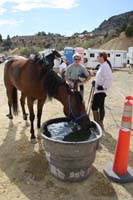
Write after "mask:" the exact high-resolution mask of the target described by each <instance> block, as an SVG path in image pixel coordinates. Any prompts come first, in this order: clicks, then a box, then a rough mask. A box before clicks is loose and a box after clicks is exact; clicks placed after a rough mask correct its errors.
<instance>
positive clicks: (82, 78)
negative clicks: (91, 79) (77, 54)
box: [78, 73, 87, 82]
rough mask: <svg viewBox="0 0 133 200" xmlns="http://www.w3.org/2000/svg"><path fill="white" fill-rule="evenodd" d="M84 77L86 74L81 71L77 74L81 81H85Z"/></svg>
mask: <svg viewBox="0 0 133 200" xmlns="http://www.w3.org/2000/svg"><path fill="white" fill-rule="evenodd" d="M86 78H87V77H86V75H85V74H84V73H81V74H79V75H78V79H79V80H80V81H81V82H83V81H85V80H86Z"/></svg>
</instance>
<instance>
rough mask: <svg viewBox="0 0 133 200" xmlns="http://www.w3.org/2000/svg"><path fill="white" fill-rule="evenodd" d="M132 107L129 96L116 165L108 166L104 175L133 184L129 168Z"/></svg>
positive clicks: (120, 181) (118, 143)
mask: <svg viewBox="0 0 133 200" xmlns="http://www.w3.org/2000/svg"><path fill="white" fill-rule="evenodd" d="M132 105H133V97H131V96H127V97H126V98H125V105H124V112H123V116H122V122H121V125H122V127H121V128H120V130H119V136H118V142H117V145H116V152H115V157H114V163H113V164H109V165H107V167H106V168H105V169H104V173H105V174H106V175H107V176H108V177H109V178H110V179H111V180H113V181H115V182H119V183H127V182H133V170H132V168H131V167H129V166H128V154H129V145H130V129H131V121H132Z"/></svg>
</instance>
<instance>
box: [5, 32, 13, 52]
mask: <svg viewBox="0 0 133 200" xmlns="http://www.w3.org/2000/svg"><path fill="white" fill-rule="evenodd" d="M11 45H12V41H11V39H10V36H9V35H8V36H7V39H5V40H4V42H3V46H4V49H5V50H9V49H10V48H11Z"/></svg>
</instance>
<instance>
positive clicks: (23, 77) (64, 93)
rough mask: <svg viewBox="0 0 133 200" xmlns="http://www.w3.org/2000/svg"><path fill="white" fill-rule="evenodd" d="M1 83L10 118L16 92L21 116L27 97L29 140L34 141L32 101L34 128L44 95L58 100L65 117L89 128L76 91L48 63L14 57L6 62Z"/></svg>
mask: <svg viewBox="0 0 133 200" xmlns="http://www.w3.org/2000/svg"><path fill="white" fill-rule="evenodd" d="M4 83H5V86H6V91H7V97H8V105H9V114H8V117H9V118H10V119H13V115H12V108H13V112H14V114H15V115H16V114H17V113H18V104H17V89H18V90H20V91H21V94H22V96H21V105H22V110H23V114H24V115H26V113H25V109H24V99H25V97H27V104H28V109H29V118H30V123H31V129H30V132H31V141H32V142H35V138H36V137H35V134H34V118H35V114H34V109H33V104H34V101H35V100H38V103H37V127H38V128H40V125H41V115H42V108H43V105H44V103H45V100H46V97H47V95H48V96H49V97H54V98H56V99H57V100H59V101H60V102H61V103H62V104H63V106H64V114H65V115H66V116H68V117H69V118H71V119H73V120H75V121H77V123H79V124H80V125H81V126H82V127H83V128H85V129H86V128H88V124H89V122H90V120H89V117H88V116H87V114H86V111H85V105H84V103H83V101H82V97H81V96H80V94H79V93H78V92H72V91H71V90H70V89H69V87H68V85H67V84H66V83H65V82H64V81H63V80H62V79H61V78H60V77H59V76H58V75H57V74H56V73H55V72H54V71H53V70H51V69H50V67H49V66H48V63H47V60H46V59H45V58H44V59H43V60H41V59H39V58H34V59H30V58H29V59H26V58H14V59H11V60H9V61H7V62H6V64H5V69H4Z"/></svg>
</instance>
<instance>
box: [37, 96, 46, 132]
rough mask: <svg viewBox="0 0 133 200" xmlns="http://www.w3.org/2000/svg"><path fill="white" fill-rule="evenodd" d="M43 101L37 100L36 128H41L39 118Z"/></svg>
mask: <svg viewBox="0 0 133 200" xmlns="http://www.w3.org/2000/svg"><path fill="white" fill-rule="evenodd" d="M44 101H45V100H44V99H41V100H38V104H37V128H40V127H41V116H42V108H43V105H44Z"/></svg>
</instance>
